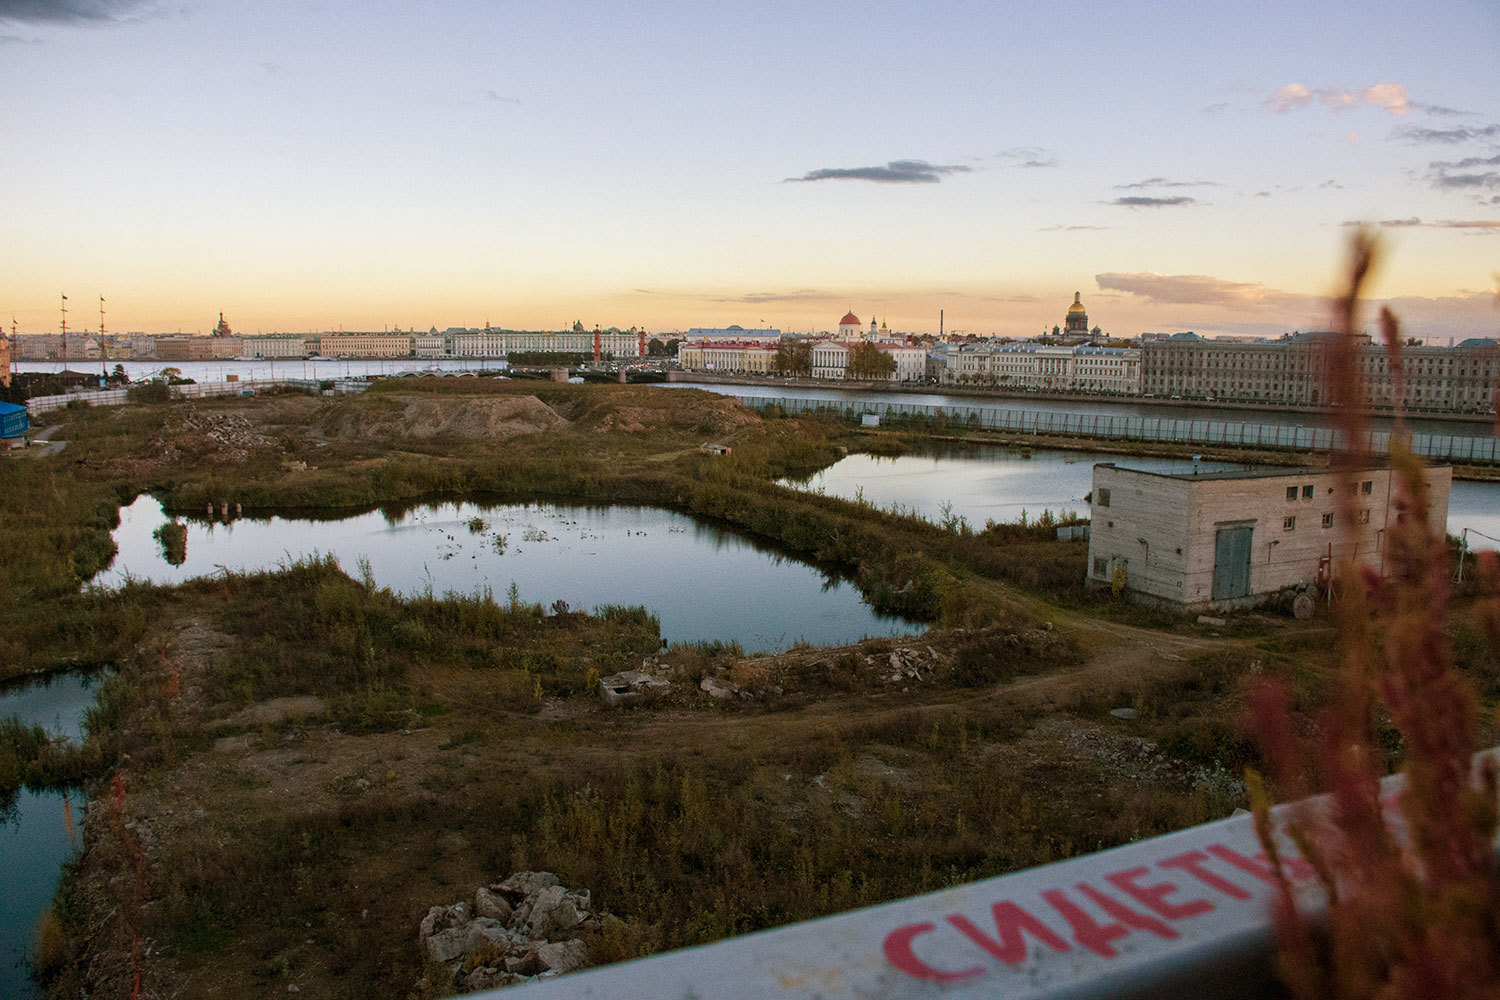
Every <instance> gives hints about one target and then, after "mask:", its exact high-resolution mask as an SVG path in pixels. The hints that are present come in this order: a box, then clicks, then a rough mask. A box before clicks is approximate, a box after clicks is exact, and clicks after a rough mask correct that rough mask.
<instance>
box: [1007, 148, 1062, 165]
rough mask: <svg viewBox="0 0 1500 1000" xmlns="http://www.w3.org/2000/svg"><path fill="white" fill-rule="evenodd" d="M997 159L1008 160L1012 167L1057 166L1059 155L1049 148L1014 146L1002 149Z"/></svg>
mask: <svg viewBox="0 0 1500 1000" xmlns="http://www.w3.org/2000/svg"><path fill="white" fill-rule="evenodd" d="M995 159H997V160H1006V161H1008V164H1007V165H1008V166H1012V167H1055V166H1057V156H1056V155H1055V154H1053V152H1052V151H1051V150H1049V149H1042V148H1041V147H1039V146H1014V147H1012V148H1010V149H1002V150H1001V151H1000V152H998V153H996V154H995Z"/></svg>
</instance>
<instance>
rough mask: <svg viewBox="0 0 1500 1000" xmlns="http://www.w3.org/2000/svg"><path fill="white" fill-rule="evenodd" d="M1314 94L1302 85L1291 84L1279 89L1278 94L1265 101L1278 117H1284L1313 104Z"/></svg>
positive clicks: (1266, 105)
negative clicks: (1292, 111) (1294, 110)
mask: <svg viewBox="0 0 1500 1000" xmlns="http://www.w3.org/2000/svg"><path fill="white" fill-rule="evenodd" d="M1312 99H1313V94H1312V91H1310V90H1308V89H1307V88H1306V87H1304V86H1303V85H1302V84H1300V83H1289V84H1287V85H1286V86H1285V87H1281V88H1279V89H1278V90H1277V91H1276V93H1274V94H1272V95H1271V96H1270V97H1268V98H1266V99H1265V102H1264V104H1265V107H1267V108H1270V109H1271V110H1272V111H1274V112H1276V113H1277V114H1278V115H1284V114H1286V113H1287V112H1288V111H1291V110H1292V109H1294V108H1300V107H1305V106H1306V105H1308V104H1311V103H1312Z"/></svg>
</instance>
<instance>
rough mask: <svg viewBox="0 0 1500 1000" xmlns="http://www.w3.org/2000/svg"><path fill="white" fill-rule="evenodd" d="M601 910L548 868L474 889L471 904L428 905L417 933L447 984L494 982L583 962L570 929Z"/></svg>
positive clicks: (548, 973)
mask: <svg viewBox="0 0 1500 1000" xmlns="http://www.w3.org/2000/svg"><path fill="white" fill-rule="evenodd" d="M602 916H603V915H602V914H598V913H596V912H594V910H593V904H592V901H591V899H590V894H589V891H588V890H587V889H580V890H576V891H575V890H571V889H568V888H566V887H564V886H563V885H562V883H561V882H559V881H558V878H557V876H556V875H553V874H552V873H551V872H516V873H515V874H513V875H511V876H510V877H509V878H507V879H506V880H505V881H503V882H497V883H495V884H494V885H491V886H487V887H486V886H480V887H479V888H477V889H475V890H474V900H473V903H472V904H471V903H469V902H468V901H463V902H458V903H453V904H451V905H449V906H434V907H432V908H431V909H430V910H428V911H427V916H425V917H423V918H422V926H421V928H420V930H419V932H418V939H419V940H420V942H421V944H422V948H423V949H424V950H425V951H426V952H427V955H428V957H430V958H431V959H432V960H433V961H434V962H439V963H441V964H442V965H444V966H446V967H447V968H448V970H449V971H450V972H451V973H452V974H453V985H454V986H456V987H458V988H460V989H464V990H487V989H496V988H498V987H501V986H513V985H516V984H518V983H526V982H530V981H531V980H533V979H536V978H550V977H553V976H560V975H562V974H564V973H567V972H574V971H576V970H578V969H584V968H587V967H588V965H589V959H588V950H587V948H585V946H584V943H583V941H582V940H581V939H580V938H578V937H576V936H573V935H576V934H578V933H581V932H583V931H585V930H587V929H588V928H590V927H592V926H594V924H595V923H596V922H597V921H598V920H600V919H601V918H602Z"/></svg>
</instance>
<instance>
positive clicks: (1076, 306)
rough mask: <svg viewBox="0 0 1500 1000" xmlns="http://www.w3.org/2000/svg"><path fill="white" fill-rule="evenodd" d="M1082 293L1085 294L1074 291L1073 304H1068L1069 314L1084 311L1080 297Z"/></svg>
mask: <svg viewBox="0 0 1500 1000" xmlns="http://www.w3.org/2000/svg"><path fill="white" fill-rule="evenodd" d="M1082 294H1083V293H1082V292H1074V293H1073V304H1072V305H1070V306H1068V315H1069V316H1072V315H1073V314H1074V313H1081V312H1083V311H1084V308H1083V303H1082V302H1081V301H1080V298H1079V297H1080V296H1081V295H1082Z"/></svg>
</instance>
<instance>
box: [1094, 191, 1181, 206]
mask: <svg viewBox="0 0 1500 1000" xmlns="http://www.w3.org/2000/svg"><path fill="white" fill-rule="evenodd" d="M1105 204H1106V205H1119V206H1121V207H1122V208H1175V207H1177V206H1181V205H1196V204H1198V199H1196V198H1189V197H1187V196H1186V195H1181V194H1179V195H1173V196H1171V197H1168V198H1154V197H1151V196H1149V195H1139V194H1132V195H1126V196H1125V197H1123V198H1116V199H1115V200H1114V201H1107V202H1105Z"/></svg>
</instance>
